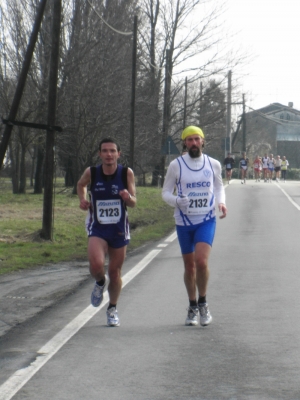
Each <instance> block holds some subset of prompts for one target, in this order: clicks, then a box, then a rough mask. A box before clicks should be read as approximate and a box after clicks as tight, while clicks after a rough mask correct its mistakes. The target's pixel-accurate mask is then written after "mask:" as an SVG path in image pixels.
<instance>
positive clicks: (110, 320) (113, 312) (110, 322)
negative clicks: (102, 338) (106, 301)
mask: <svg viewBox="0 0 300 400" xmlns="http://www.w3.org/2000/svg"><path fill="white" fill-rule="evenodd" d="M106 316H107V326H120V320H119V317H118V311H117V309H116V307H112V308H109V309H108V310H107V311H106Z"/></svg>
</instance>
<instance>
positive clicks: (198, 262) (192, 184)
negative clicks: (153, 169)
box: [162, 126, 227, 326]
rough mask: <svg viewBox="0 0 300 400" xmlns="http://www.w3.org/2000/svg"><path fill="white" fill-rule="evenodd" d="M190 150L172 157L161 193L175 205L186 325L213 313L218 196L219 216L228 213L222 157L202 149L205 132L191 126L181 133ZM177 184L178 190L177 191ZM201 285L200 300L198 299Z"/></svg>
mask: <svg viewBox="0 0 300 400" xmlns="http://www.w3.org/2000/svg"><path fill="white" fill-rule="evenodd" d="M181 138H182V140H183V142H184V145H185V146H186V148H187V154H185V155H183V156H181V157H178V158H177V159H175V160H173V161H172V162H171V163H170V165H169V168H168V171H167V174H166V178H165V182H164V186H163V191H162V197H163V200H164V201H165V202H166V203H168V204H169V205H170V206H172V207H175V212H174V217H175V223H176V230H177V235H178V240H179V244H180V247H181V253H182V257H183V261H184V268H185V271H184V283H185V286H186V290H187V293H188V297H189V302H190V304H189V308H188V315H187V318H186V321H185V324H186V325H198V311H199V312H200V324H201V325H202V326H206V325H208V324H209V323H210V322H211V320H212V317H211V314H210V311H209V309H208V304H207V302H206V292H207V285H208V279H209V268H208V258H209V255H210V251H211V246H212V243H213V239H214V234H215V228H216V212H215V200H217V203H218V207H219V211H220V212H221V213H222V215H221V216H220V218H224V217H226V213H227V208H226V206H225V191H224V187H223V181H222V169H221V164H220V163H219V161H217V160H215V159H213V158H211V157H208V156H207V155H206V154H203V153H202V148H203V146H204V134H203V132H202V130H201V129H200V128H198V127H196V126H188V127H187V128H185V129H184V131H183V132H182V136H181ZM174 186H176V189H177V194H174ZM197 289H198V295H199V297H198V300H197Z"/></svg>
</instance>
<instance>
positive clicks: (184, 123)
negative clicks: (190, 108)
mask: <svg viewBox="0 0 300 400" xmlns="http://www.w3.org/2000/svg"><path fill="white" fill-rule="evenodd" d="M186 102H187V77H185V82H184V106H183V129H184V128H185V127H186Z"/></svg>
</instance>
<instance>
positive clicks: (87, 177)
mask: <svg viewBox="0 0 300 400" xmlns="http://www.w3.org/2000/svg"><path fill="white" fill-rule="evenodd" d="M90 182H91V169H90V168H87V169H86V170H85V171H84V173H83V175H82V177H81V178H80V179H79V181H78V182H77V195H78V197H79V207H80V208H81V209H82V210H88V208H89V206H90V202H89V201H88V200H87V199H86V194H87V185H88V184H89V183H90Z"/></svg>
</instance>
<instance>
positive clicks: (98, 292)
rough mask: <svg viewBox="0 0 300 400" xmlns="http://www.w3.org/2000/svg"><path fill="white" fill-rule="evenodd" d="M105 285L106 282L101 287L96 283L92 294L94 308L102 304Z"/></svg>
mask: <svg viewBox="0 0 300 400" xmlns="http://www.w3.org/2000/svg"><path fill="white" fill-rule="evenodd" d="M105 284H106V280H105V283H104V285H103V286H99V285H98V284H97V282H95V286H94V289H93V291H92V294H91V303H92V305H93V306H94V307H99V306H100V304H101V303H102V300H103V292H104V289H105Z"/></svg>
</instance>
